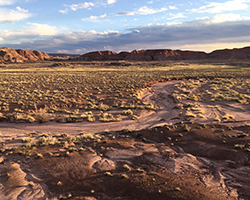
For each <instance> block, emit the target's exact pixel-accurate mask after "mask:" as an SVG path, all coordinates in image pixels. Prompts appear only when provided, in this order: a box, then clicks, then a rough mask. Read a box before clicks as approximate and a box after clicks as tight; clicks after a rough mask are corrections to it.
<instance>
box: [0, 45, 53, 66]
mask: <svg viewBox="0 0 250 200" xmlns="http://www.w3.org/2000/svg"><path fill="white" fill-rule="evenodd" d="M38 60H50V56H49V55H48V54H46V53H44V52H41V51H33V50H24V49H11V48H7V47H4V48H0V63H22V62H25V61H38Z"/></svg>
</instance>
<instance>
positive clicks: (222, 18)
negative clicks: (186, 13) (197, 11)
mask: <svg viewBox="0 0 250 200" xmlns="http://www.w3.org/2000/svg"><path fill="white" fill-rule="evenodd" d="M242 20H249V18H248V17H242V16H240V15H239V14H234V13H229V14H217V15H215V16H214V17H202V18H196V23H197V24H198V23H202V24H217V23H223V22H235V21H242Z"/></svg>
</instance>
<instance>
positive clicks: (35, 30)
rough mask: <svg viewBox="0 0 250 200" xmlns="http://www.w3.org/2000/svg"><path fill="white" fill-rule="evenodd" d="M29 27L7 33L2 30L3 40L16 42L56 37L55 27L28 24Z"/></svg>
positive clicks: (0, 32) (0, 31)
mask: <svg viewBox="0 0 250 200" xmlns="http://www.w3.org/2000/svg"><path fill="white" fill-rule="evenodd" d="M27 24H28V25H29V26H25V27H23V29H19V30H13V31H7V30H0V35H1V38H2V39H3V40H4V41H15V40H18V39H22V40H24V39H28V40H30V39H33V38H38V37H40V36H52V35H56V34H57V33H58V32H57V28H56V27H55V26H49V25H47V24H38V23H27Z"/></svg>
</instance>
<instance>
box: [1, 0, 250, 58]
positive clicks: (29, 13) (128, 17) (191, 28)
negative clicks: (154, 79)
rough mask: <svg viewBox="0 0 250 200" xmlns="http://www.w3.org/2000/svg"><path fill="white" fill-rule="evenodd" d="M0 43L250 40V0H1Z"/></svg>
mask: <svg viewBox="0 0 250 200" xmlns="http://www.w3.org/2000/svg"><path fill="white" fill-rule="evenodd" d="M0 46H2V47H3V46H7V47H11V48H16V49H18V48H21V49H36V50H41V51H45V52H57V53H77V54H83V53H86V52H89V51H96V50H111V51H115V52H119V51H132V50H134V49H182V50H201V51H206V52H210V51H212V50H214V49H223V48H239V47H244V46H250V0H229V1H227V0H223V1H222V0H221V1H216V0H215V1H210V0H208V1H203V0H202V1H198V2H197V1H193V0H190V1H184V0H175V1H166V0H147V1H141V0H140V1H139V0H88V1H84V0H0Z"/></svg>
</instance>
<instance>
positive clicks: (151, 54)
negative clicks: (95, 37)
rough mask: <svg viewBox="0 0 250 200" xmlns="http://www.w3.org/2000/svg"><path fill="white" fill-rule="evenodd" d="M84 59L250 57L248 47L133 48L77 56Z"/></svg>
mask: <svg viewBox="0 0 250 200" xmlns="http://www.w3.org/2000/svg"><path fill="white" fill-rule="evenodd" d="M78 59H79V60H85V61H106V60H130V61H167V60H172V61H174V60H202V59H208V60H228V59H237V60H238V59H250V47H245V48H241V49H231V50H229V49H224V50H215V51H213V52H212V53H205V52H202V51H182V50H171V49H155V50H153V49H152V50H134V51H132V52H120V53H118V54H117V53H115V52H112V51H95V52H89V53H86V54H83V55H82V56H80V57H79V58H78Z"/></svg>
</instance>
